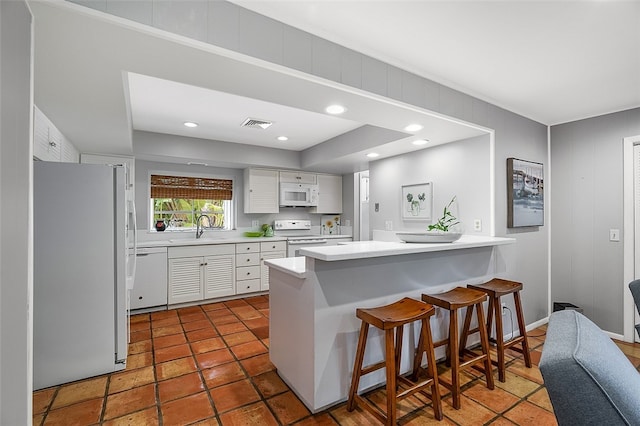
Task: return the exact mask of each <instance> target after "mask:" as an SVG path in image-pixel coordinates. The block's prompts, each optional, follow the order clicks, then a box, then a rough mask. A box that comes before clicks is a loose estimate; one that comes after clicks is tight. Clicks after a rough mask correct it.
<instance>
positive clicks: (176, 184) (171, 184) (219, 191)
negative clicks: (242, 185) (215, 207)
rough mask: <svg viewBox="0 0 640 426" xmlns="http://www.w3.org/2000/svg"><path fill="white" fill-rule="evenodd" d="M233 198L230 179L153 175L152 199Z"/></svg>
mask: <svg viewBox="0 0 640 426" xmlns="http://www.w3.org/2000/svg"><path fill="white" fill-rule="evenodd" d="M232 196H233V181H232V180H229V179H207V178H197V177H184V176H163V175H151V198H188V199H198V200H231V198H232Z"/></svg>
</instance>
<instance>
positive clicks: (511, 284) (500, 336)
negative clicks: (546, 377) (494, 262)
mask: <svg viewBox="0 0 640 426" xmlns="http://www.w3.org/2000/svg"><path fill="white" fill-rule="evenodd" d="M467 287H468V288H472V289H475V290H480V291H482V292H484V293H486V294H487V295H488V296H489V308H488V312H487V333H489V334H491V328H492V325H493V324H492V323H493V317H494V315H495V318H496V338H495V339H491V338H490V340H491V341H494V342H495V343H496V352H497V355H498V359H497V361H496V360H492V363H493V364H494V365H497V366H498V380H500V381H501V382H504V381H505V380H506V371H505V370H506V368H505V357H504V353H505V350H506V349H509V348H511V349H512V350H514V351H516V352H519V353H521V354H523V355H524V364H525V365H526V366H527V367H529V368H531V355H530V354H529V342H528V341H527V330H526V327H525V323H524V315H523V313H522V303H521V301H520V290H522V283H519V282H516V281H509V280H503V279H500V278H494V279H492V280H491V281H488V282H486V283H484V284H478V285H468V286H467ZM508 294H513V300H514V302H515V305H516V318H517V320H518V330H519V332H520V335H519V336H518V337H516V338H514V339H512V340H510V341H508V342H506V343H505V341H504V329H503V324H502V312H501V311H502V303H501V301H500V298H501V297H502V296H506V295H508ZM517 346H520V347H517Z"/></svg>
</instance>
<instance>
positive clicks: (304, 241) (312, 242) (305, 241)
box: [287, 240, 327, 246]
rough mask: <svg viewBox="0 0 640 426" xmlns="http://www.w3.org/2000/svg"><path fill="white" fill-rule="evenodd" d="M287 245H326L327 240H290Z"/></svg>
mask: <svg viewBox="0 0 640 426" xmlns="http://www.w3.org/2000/svg"><path fill="white" fill-rule="evenodd" d="M287 242H288V243H289V245H292V246H296V245H302V244H326V243H327V240H290V241H287Z"/></svg>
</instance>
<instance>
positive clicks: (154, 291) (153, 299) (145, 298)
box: [130, 247, 167, 309]
mask: <svg viewBox="0 0 640 426" xmlns="http://www.w3.org/2000/svg"><path fill="white" fill-rule="evenodd" d="M130 300H131V309H143V308H151V307H154V306H162V305H166V304H167V248H166V247H143V248H138V250H137V254H136V277H135V282H134V285H133V289H132V290H131V299H130Z"/></svg>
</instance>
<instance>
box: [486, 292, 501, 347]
mask: <svg viewBox="0 0 640 426" xmlns="http://www.w3.org/2000/svg"><path fill="white" fill-rule="evenodd" d="M493 302H494V301H493V297H491V296H489V306H488V307H487V332H488V333H489V340H491V327H492V326H493V315H494V314H495V315H496V318H498V314H500V312H499V309H500V308H499V307H496V304H495V303H493ZM497 305H500V304H499V303H498V304H497ZM496 337H497V336H496Z"/></svg>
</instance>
